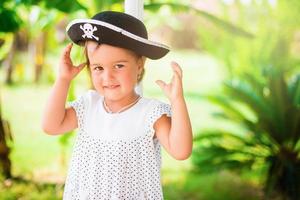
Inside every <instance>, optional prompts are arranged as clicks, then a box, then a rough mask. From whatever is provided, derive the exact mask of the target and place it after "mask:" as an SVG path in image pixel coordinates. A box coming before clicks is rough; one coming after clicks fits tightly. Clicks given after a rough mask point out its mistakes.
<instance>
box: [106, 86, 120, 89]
mask: <svg viewBox="0 0 300 200" xmlns="http://www.w3.org/2000/svg"><path fill="white" fill-rule="evenodd" d="M117 87H119V85H107V86H104V89H115V88H117Z"/></svg>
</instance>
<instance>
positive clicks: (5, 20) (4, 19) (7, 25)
mask: <svg viewBox="0 0 300 200" xmlns="http://www.w3.org/2000/svg"><path fill="white" fill-rule="evenodd" d="M0 24H1V26H0V32H15V31H16V30H18V29H19V27H20V24H21V19H20V17H19V16H18V15H17V13H16V11H14V10H11V9H7V8H4V7H0Z"/></svg>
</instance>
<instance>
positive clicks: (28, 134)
mask: <svg viewBox="0 0 300 200" xmlns="http://www.w3.org/2000/svg"><path fill="white" fill-rule="evenodd" d="M48 60H49V65H48V66H47V67H48V70H49V67H50V66H57V65H56V64H55V62H56V61H57V59H53V58H51V59H48ZM172 60H176V61H177V62H178V63H179V64H180V65H181V66H182V69H183V71H184V77H183V83H184V88H185V97H186V102H187V106H188V109H189V112H190V116H191V121H192V127H193V130H194V134H197V133H198V132H199V131H200V130H201V129H205V128H209V127H214V126H215V120H214V119H213V118H212V117H211V113H212V112H213V111H214V110H215V109H216V108H215V107H213V106H212V105H211V104H210V103H209V102H207V101H206V100H205V99H204V98H202V95H204V94H206V93H207V92H210V91H218V88H219V86H220V84H221V82H222V80H223V79H224V76H225V75H224V74H225V73H224V71H222V69H221V68H220V67H219V66H220V65H219V64H218V63H217V62H216V61H215V60H214V59H212V58H211V57H210V56H208V55H203V54H199V53H197V52H171V53H170V54H169V55H168V56H166V57H165V58H163V59H161V60H160V61H150V60H149V61H147V63H146V65H147V67H146V74H145V78H144V81H143V88H144V91H143V92H144V96H146V97H149V96H150V97H154V98H158V99H160V100H162V101H166V102H167V99H166V97H164V95H163V94H162V92H161V91H160V88H159V87H158V86H157V85H156V84H155V83H154V82H155V80H157V79H162V80H166V81H168V80H170V79H171V76H172V71H171V68H170V67H169V65H170V64H169V63H170V61H172ZM29 70H30V68H29V69H28V70H27V71H26V70H25V73H26V74H27V75H26V76H25V77H26V78H24V79H23V80H22V81H21V82H17V83H16V84H15V85H13V86H6V85H2V87H1V95H2V96H1V102H2V113H3V117H4V118H5V119H7V120H8V121H9V122H10V124H11V129H12V133H13V136H14V147H13V151H12V154H11V159H12V162H13V174H14V175H15V176H19V175H22V176H23V177H25V178H28V179H31V180H35V181H37V182H40V183H43V182H45V183H51V182H52V183H60V184H62V183H63V182H64V178H65V175H66V170H67V164H66V163H67V162H68V159H69V155H70V151H71V149H72V144H73V142H70V144H69V145H68V146H67V149H66V152H65V153H61V152H62V148H61V146H60V145H59V137H54V136H48V135H46V134H45V133H43V131H42V130H41V126H40V121H41V115H42V111H43V107H44V104H45V101H46V99H47V96H48V94H49V91H50V87H51V85H50V84H48V83H47V82H45V81H43V83H42V84H39V85H33V84H31V83H30V80H31V79H32V77H30V76H29V75H28V74H30V73H29V72H28V71H29ZM51 70H52V71H55V69H54V68H52V69H51ZM1 76H2V77H1V78H2V80H3V71H1ZM51 76H52V75H51ZM14 78H16V79H17V78H18V77H17V76H16V75H15V77H14ZM44 78H45V77H44ZM74 82H75V84H76V94H77V95H80V94H82V93H83V92H84V91H85V90H86V89H87V88H88V84H87V80H86V73H81V74H80V75H79V76H78V77H77V78H76V79H75V81H74ZM218 125H219V126H222V124H221V123H220V124H218ZM64 156H65V157H64ZM191 167H192V165H191V162H190V160H189V159H188V160H186V161H176V160H174V159H173V158H171V157H170V156H169V155H167V154H166V152H163V166H162V177H163V178H162V181H163V184H164V191H165V197H166V199H241V198H240V197H242V196H243V195H247V196H249V194H248V192H250V193H251V192H253V191H252V190H254V191H256V190H259V189H256V186H253V185H251V184H248V183H245V182H244V181H243V180H242V179H240V178H239V177H237V176H236V175H233V174H225V175H224V174H222V173H221V174H212V175H201V176H200V175H195V174H193V175H191V174H189V170H190V169H191ZM14 185H15V186H16V187H15V186H13V187H6V186H5V185H2V187H1V188H0V189H1V190H4V191H5V192H4V193H3V192H2V191H1V190H0V194H1V195H7V196H5V198H2V197H1V196H0V199H17V197H16V195H18V194H19V195H21V196H22V195H23V196H24V195H25V193H22V192H21V190H22V189H20V188H23V189H24V191H30V190H32V191H34V192H32V193H33V196H34V195H35V194H44V193H45V194H44V195H45V198H42V199H47V198H48V197H47V196H51V195H54V196H59V195H61V192H62V188H60V189H57V188H55V187H52V186H51V187H50V186H49V187H48V186H45V187H44V186H39V185H37V184H33V183H32V184H27V185H26V184H24V183H14ZM215 187H217V188H215ZM18 188H19V189H18ZM241 188H243V189H241ZM249 188H250V189H249ZM44 189H45V191H44ZM248 189H249V190H250V191H248ZM18 190H20V191H18ZM216 190H217V191H218V192H217V193H218V194H217V193H216V192H215V191H216ZM236 190H238V191H239V192H238V193H240V195H237V193H236V192H235V191H236ZM14 195H15V196H14ZM224 195H225V196H224ZM226 195H227V196H226ZM222 196H223V197H226V198H222ZM234 196H236V197H237V198H234ZM258 196H259V195H258ZM258 196H255V195H253V199H255V198H256V197H257V199H258ZM22 199H23V198H22ZM24 199H27V197H26V195H25V198H24ZM28 199H35V197H32V198H30V197H28ZM40 199H41V198H40Z"/></svg>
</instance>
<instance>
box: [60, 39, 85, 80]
mask: <svg viewBox="0 0 300 200" xmlns="http://www.w3.org/2000/svg"><path fill="white" fill-rule="evenodd" d="M72 46H73V43H70V44H68V45H67V46H66V48H65V49H64V51H63V53H62V55H61V58H60V65H59V74H58V76H59V78H60V79H64V80H67V81H71V80H72V79H73V78H74V77H75V76H76V75H77V74H78V73H79V72H80V71H81V70H82V69H83V68H84V67H85V65H86V63H81V64H80V65H78V66H74V65H73V62H72V60H71V58H70V54H71V49H72Z"/></svg>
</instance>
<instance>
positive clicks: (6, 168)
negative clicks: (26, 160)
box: [0, 113, 12, 179]
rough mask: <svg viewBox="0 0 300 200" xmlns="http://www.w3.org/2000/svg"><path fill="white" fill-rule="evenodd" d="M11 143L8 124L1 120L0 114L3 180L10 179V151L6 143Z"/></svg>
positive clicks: (0, 155)
mask: <svg viewBox="0 0 300 200" xmlns="http://www.w3.org/2000/svg"><path fill="white" fill-rule="evenodd" d="M9 140H10V141H12V134H11V130H10V127H9V123H8V122H7V121H5V120H3V119H2V115H1V113H0V171H1V172H2V174H3V176H4V178H5V179H7V178H11V177H12V174H11V161H10V158H9V153H10V151H11V149H10V147H9V146H8V141H9Z"/></svg>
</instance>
